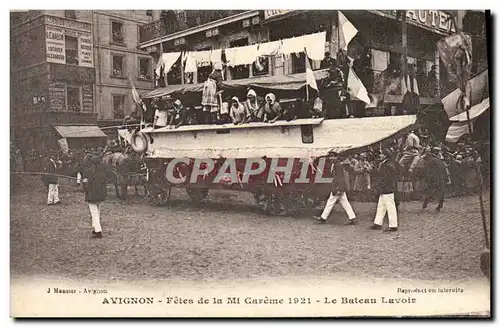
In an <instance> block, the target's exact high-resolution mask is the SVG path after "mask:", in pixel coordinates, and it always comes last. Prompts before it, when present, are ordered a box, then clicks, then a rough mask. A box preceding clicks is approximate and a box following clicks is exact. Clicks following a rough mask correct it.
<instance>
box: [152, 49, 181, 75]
mask: <svg viewBox="0 0 500 327" xmlns="http://www.w3.org/2000/svg"><path fill="white" fill-rule="evenodd" d="M180 56H181V53H180V52H169V53H162V55H161V56H160V59H159V60H158V64H157V65H156V69H155V73H156V75H157V76H160V74H161V71H162V69H163V73H164V74H167V73H168V72H170V69H172V66H173V65H174V64H175V63H176V62H177V60H178V59H179V57H180Z"/></svg>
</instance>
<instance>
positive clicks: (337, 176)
mask: <svg viewBox="0 0 500 327" xmlns="http://www.w3.org/2000/svg"><path fill="white" fill-rule="evenodd" d="M332 166H333V167H332V168H333V169H332V177H333V181H332V186H331V192H332V193H333V194H334V195H335V194H336V193H338V192H345V191H347V184H346V178H345V173H344V165H343V164H342V162H341V161H334V162H332Z"/></svg>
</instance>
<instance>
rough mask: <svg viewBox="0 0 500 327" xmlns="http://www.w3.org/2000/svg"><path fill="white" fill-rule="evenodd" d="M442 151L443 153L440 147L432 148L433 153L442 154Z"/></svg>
mask: <svg viewBox="0 0 500 327" xmlns="http://www.w3.org/2000/svg"><path fill="white" fill-rule="evenodd" d="M440 151H441V148H440V147H438V146H435V147H433V148H432V152H440Z"/></svg>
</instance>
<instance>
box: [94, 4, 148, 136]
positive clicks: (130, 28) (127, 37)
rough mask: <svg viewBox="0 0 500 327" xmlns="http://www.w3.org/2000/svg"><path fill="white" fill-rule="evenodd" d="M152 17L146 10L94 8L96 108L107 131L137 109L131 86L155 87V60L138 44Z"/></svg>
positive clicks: (100, 121)
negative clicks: (105, 9)
mask: <svg viewBox="0 0 500 327" xmlns="http://www.w3.org/2000/svg"><path fill="white" fill-rule="evenodd" d="M151 21H152V16H151V13H149V12H147V11H146V10H114V11H97V10H96V11H93V21H92V25H93V26H94V49H95V51H94V62H95V65H96V66H95V67H96V83H95V85H96V112H97V114H98V124H99V126H101V127H102V129H103V130H104V131H105V132H106V134H111V135H113V134H116V131H115V129H114V128H105V127H106V126H115V125H117V124H120V123H121V122H122V121H123V118H124V117H125V116H126V115H128V114H130V113H131V112H132V111H133V110H134V109H135V103H134V100H133V98H132V93H131V87H132V85H134V87H135V88H136V89H137V91H138V92H139V93H142V92H145V91H147V90H150V89H152V88H153V86H154V84H153V81H154V78H153V60H152V58H151V56H149V54H148V53H147V52H145V51H143V50H140V49H139V48H138V44H139V27H140V26H143V25H144V24H146V23H149V22H151Z"/></svg>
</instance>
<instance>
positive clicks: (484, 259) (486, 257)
mask: <svg viewBox="0 0 500 327" xmlns="http://www.w3.org/2000/svg"><path fill="white" fill-rule="evenodd" d="M490 259H491V253H490V251H488V250H486V251H484V252H483V253H481V257H480V265H481V272H482V273H483V275H484V276H486V277H487V278H488V279H490Z"/></svg>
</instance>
